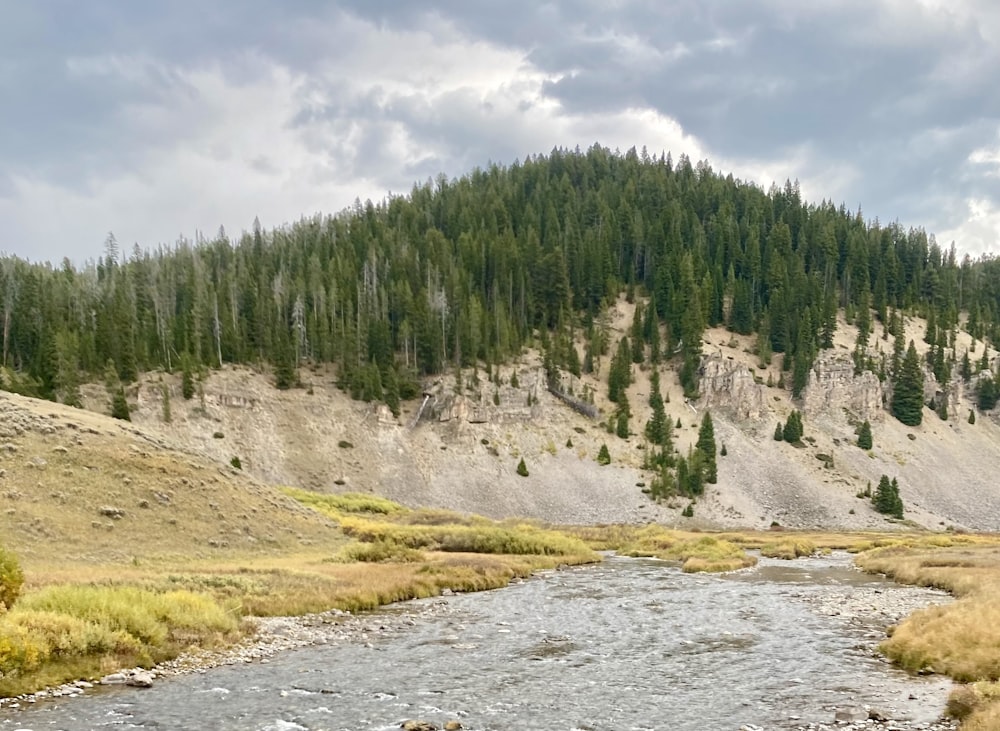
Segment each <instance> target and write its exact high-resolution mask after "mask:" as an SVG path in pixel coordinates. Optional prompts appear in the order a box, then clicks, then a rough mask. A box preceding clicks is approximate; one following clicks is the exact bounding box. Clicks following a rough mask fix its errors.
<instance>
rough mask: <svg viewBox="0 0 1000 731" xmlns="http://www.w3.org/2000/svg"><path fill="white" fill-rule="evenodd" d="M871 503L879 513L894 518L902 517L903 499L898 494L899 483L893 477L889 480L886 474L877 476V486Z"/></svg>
mask: <svg viewBox="0 0 1000 731" xmlns="http://www.w3.org/2000/svg"><path fill="white" fill-rule="evenodd" d="M872 504H873V505H874V506H875V510H877V511H878V512H880V513H883V514H885V515H891V516H893V517H894V518H902V517H903V500H902V498H901V497H900V496H899V483H898V482H897V481H896V478H895V477H894V478H892V480H891V481H890V480H889V478H888V476H886V475H882V477H880V478H879V482H878V487H877V488H876V489H875V494H874V495H872Z"/></svg>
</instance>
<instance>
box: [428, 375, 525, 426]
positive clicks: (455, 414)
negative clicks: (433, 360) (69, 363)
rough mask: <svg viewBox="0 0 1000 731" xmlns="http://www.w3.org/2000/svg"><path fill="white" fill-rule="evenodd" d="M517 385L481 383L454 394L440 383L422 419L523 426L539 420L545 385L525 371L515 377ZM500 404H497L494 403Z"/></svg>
mask: <svg viewBox="0 0 1000 731" xmlns="http://www.w3.org/2000/svg"><path fill="white" fill-rule="evenodd" d="M518 381H519V382H518V385H517V386H516V387H515V386H511V385H510V383H509V382H508V383H505V384H503V385H500V386H497V385H495V384H492V383H489V382H486V381H483V382H480V383H479V384H478V385H474V384H471V383H470V384H466V386H465V388H464V390H463V392H462V393H455V392H454V390H453V389H452V388H450V387H446V386H445V385H444V384H443V383H441V382H439V383H437V384H435V385H434V386H433V387H432V388H431V390H430V391H429V392H428V393H427V394H426V395H427V396H429V399H428V403H427V407H426V408H425V410H424V413H423V415H422V420H423V419H428V418H430V419H433V420H435V421H437V422H439V423H450V424H454V425H462V424H500V423H504V422H518V421H520V422H524V421H530V420H531V419H535V418H538V417H539V416H540V415H541V414H540V408H541V407H540V406H539V405H538V402H539V396H540V394H541V391H543V390H544V384H543V383H542V380H541V374H540V372H539V371H537V370H536V369H526V370H524V371H522V372H521V373H519V374H518ZM497 402H499V403H497Z"/></svg>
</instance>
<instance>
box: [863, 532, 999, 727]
mask: <svg viewBox="0 0 1000 731" xmlns="http://www.w3.org/2000/svg"><path fill="white" fill-rule="evenodd" d="M956 539H958V540H959V541H960V543H958V544H957V545H951V546H934V545H928V544H926V543H925V544H923V545H912V546H906V545H893V546H886V547H883V548H878V549H875V550H872V551H869V552H867V553H864V554H861V555H859V556H858V558H857V563H858V565H859V566H861V567H862V568H863V569H865V570H866V571H871V572H877V573H883V574H886V575H887V576H890V577H891V578H893V579H894V580H896V581H899V582H901V583H906V584H917V585H921V586H933V587H937V588H940V589H944V590H946V591H949V592H950V593H952V594H953V595H954V596H955V597H956V601H954V602H952V603H950V604H947V605H943V606H935V607H928V608H926V609H922V610H920V611H917V612H915V613H913V614H912V615H910V616H909V617H907V618H906V619H905V620H903V621H902V622H901V623H900V624H899V626H898V627H896V628H895V629H894V631H893V632H892V634H891V636H890V637H889V639H887V640H885V641H884V642H883V643H882V644H881V645H880V649H881V650H882V652H883V653H885V655H886V656H887V657H889V658H890V659H892V660H893V661H894V662H896V663H898V664H899V665H900V666H902V667H903V668H906V669H907V670H910V671H914V672H917V671H924V670H927V669H932V670H934V671H935V672H938V673H943V674H945V675H948V676H950V677H952V678H954V679H955V680H957V681H959V682H962V683H967V684H968V685H965V686H961V687H959V688H957V689H956V690H955V691H954V692H953V694H952V697H951V699H950V701H949V704H948V707H949V711H950V712H951V713H953V715H955V716H956V717H958V718H961V719H962V726H961V728H962V729H963V731H986V730H987V729H989V730H993V729H997V728H1000V682H998V681H1000V651H998V648H1000V545H998V544H1000V537H998V536H961V537H958V536H956Z"/></svg>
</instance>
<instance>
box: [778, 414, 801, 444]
mask: <svg viewBox="0 0 1000 731" xmlns="http://www.w3.org/2000/svg"><path fill="white" fill-rule="evenodd" d="M802 434H803V431H802V414H801V413H799V412H798V411H795V410H793V411H792V413H790V414H789V415H788V420H787V421H786V422H785V428H784V429H783V430H782V434H781V436H782V439H784V440H785V441H786V442H788V443H789V444H796V443H797V442H800V441H801V440H802Z"/></svg>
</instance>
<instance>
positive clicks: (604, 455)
mask: <svg viewBox="0 0 1000 731" xmlns="http://www.w3.org/2000/svg"><path fill="white" fill-rule="evenodd" d="M597 464H599V465H601V466H602V467H603V466H604V465H608V464H611V452H609V451H608V445H607V444H602V445H601V448H600V449H599V450H598V452H597Z"/></svg>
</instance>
